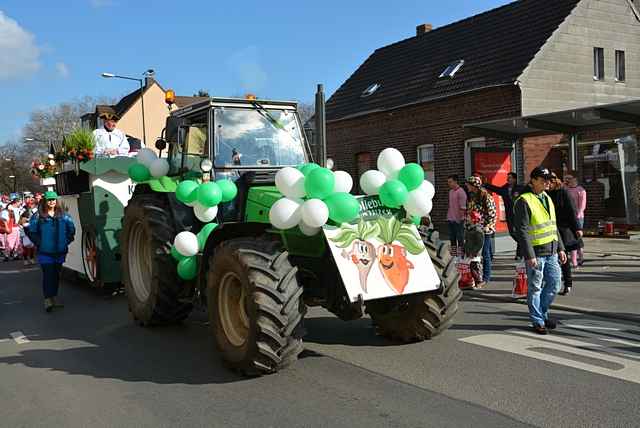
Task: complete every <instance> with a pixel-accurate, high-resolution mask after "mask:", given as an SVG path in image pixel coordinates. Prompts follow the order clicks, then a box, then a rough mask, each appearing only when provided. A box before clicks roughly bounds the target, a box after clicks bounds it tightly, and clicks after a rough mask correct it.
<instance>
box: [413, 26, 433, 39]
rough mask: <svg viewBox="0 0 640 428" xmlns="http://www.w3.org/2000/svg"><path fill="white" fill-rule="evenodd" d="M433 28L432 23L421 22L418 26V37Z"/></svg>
mask: <svg viewBox="0 0 640 428" xmlns="http://www.w3.org/2000/svg"><path fill="white" fill-rule="evenodd" d="M432 29H433V25H431V24H420V25H418V26H417V27H416V37H420V36H422V35H423V34H427V33H428V32H429V31H431V30H432Z"/></svg>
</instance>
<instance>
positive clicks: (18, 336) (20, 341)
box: [9, 331, 31, 345]
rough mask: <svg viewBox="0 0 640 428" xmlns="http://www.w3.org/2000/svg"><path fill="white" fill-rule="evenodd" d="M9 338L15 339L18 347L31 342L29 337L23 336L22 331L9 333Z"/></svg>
mask: <svg viewBox="0 0 640 428" xmlns="http://www.w3.org/2000/svg"><path fill="white" fill-rule="evenodd" d="M9 336H11V337H12V338H13V340H14V342H16V343H17V344H18V345H22V344H24V343H29V342H31V341H30V340H29V339H27V336H25V335H24V334H22V332H21V331H14V332H11V333H9Z"/></svg>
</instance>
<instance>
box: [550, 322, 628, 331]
mask: <svg viewBox="0 0 640 428" xmlns="http://www.w3.org/2000/svg"><path fill="white" fill-rule="evenodd" d="M562 325H563V326H564V327H569V328H577V329H584V330H609V331H622V330H621V329H619V328H615V327H601V326H599V325H578V324H562Z"/></svg>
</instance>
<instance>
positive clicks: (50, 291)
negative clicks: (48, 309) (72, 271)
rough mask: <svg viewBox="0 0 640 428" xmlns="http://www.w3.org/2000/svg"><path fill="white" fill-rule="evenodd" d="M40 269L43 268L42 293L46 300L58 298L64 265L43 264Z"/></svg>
mask: <svg viewBox="0 0 640 428" xmlns="http://www.w3.org/2000/svg"><path fill="white" fill-rule="evenodd" d="M40 267H41V268H42V292H43V294H44V298H45V299H49V298H51V297H56V296H57V295H58V286H59V284H60V270H61V269H62V265H61V264H59V263H45V264H41V265H40Z"/></svg>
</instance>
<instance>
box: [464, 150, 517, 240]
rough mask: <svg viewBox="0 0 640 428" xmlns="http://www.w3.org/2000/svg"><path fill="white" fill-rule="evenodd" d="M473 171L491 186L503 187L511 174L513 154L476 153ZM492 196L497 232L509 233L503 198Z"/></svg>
mask: <svg viewBox="0 0 640 428" xmlns="http://www.w3.org/2000/svg"><path fill="white" fill-rule="evenodd" d="M473 170H474V171H477V172H479V173H480V174H482V175H483V176H484V177H485V178H486V180H487V182H488V183H489V184H493V185H494V186H502V185H504V184H506V183H507V175H508V174H509V172H511V152H510V151H507V150H502V151H476V152H474V154H473ZM490 194H491V195H492V196H493V201H494V202H495V204H496V216H497V221H496V232H507V231H508V230H509V228H508V227H507V218H506V213H505V210H504V203H503V202H502V198H501V197H500V196H498V195H496V194H495V193H491V192H490Z"/></svg>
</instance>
